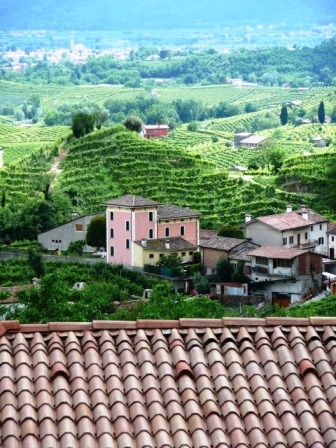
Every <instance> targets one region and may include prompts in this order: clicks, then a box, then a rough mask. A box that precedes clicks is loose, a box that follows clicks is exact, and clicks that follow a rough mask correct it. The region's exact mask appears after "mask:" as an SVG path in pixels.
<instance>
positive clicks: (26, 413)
mask: <svg viewBox="0 0 336 448" xmlns="http://www.w3.org/2000/svg"><path fill="white" fill-rule="evenodd" d="M0 336H1V345H0V350H1V352H0V357H1V358H0V359H1V362H0V382H1V385H0V406H1V429H0V435H1V442H0V443H1V447H3V448H21V447H22V448H24V447H29V448H35V447H41V448H44V447H45V448H53V447H55V448H56V447H57V448H70V447H78V448H82V447H83V448H87V447H88V448H92V447H97V448H103V447H104V448H107V447H113V448H126V447H132V448H140V447H141V448H144V447H148V448H149V447H153V448H154V447H165V448H168V447H171V448H173V447H185V448H187V447H190V448H191V447H193V448H194V447H197V448H206V447H214V448H231V447H232V448H238V447H239V448H248V447H252V448H254V447H258V448H262V447H265V448H267V447H276V448H280V447H281V448H287V447H290V448H305V447H309V448H322V447H329V448H334V447H335V446H336V419H335V414H336V377H335V366H336V318H318V317H315V318H313V317H312V318H306V319H296V318H287V319H285V318H276V317H274V318H272V317H270V318H266V319H253V318H252V319H241V318H236V319H234V318H224V319H204V320H202V319H201V320H198V319H180V320H178V321H160V320H158V321H153V320H152V321H146V320H138V321H137V322H112V321H95V322H93V323H84V324H78V323H72V322H69V323H50V324H45V325H44V324H40V325H20V323H19V322H17V321H14V322H2V323H0Z"/></svg>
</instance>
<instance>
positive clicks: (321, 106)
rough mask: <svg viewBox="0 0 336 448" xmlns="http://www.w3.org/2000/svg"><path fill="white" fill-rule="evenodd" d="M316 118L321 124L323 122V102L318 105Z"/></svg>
mask: <svg viewBox="0 0 336 448" xmlns="http://www.w3.org/2000/svg"><path fill="white" fill-rule="evenodd" d="M317 117H318V120H319V122H320V123H321V124H323V123H324V122H325V109H324V102H323V101H321V102H320V105H319V107H318V109H317Z"/></svg>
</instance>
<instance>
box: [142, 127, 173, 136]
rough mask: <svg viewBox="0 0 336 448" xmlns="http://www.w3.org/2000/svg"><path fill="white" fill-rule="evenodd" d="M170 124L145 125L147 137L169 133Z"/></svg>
mask: <svg viewBox="0 0 336 448" xmlns="http://www.w3.org/2000/svg"><path fill="white" fill-rule="evenodd" d="M168 129H169V126H167V125H166V124H147V125H145V127H144V137H145V138H160V137H165V136H167V135H168Z"/></svg>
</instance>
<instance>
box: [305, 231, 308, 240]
mask: <svg viewBox="0 0 336 448" xmlns="http://www.w3.org/2000/svg"><path fill="white" fill-rule="evenodd" d="M307 239H308V232H305V240H306V241H307Z"/></svg>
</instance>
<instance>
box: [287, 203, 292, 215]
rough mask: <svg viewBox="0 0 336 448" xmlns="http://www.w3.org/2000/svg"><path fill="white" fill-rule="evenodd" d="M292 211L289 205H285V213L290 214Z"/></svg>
mask: <svg viewBox="0 0 336 448" xmlns="http://www.w3.org/2000/svg"><path fill="white" fill-rule="evenodd" d="M292 211H293V207H292V206H291V205H286V212H287V213H290V212H292Z"/></svg>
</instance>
